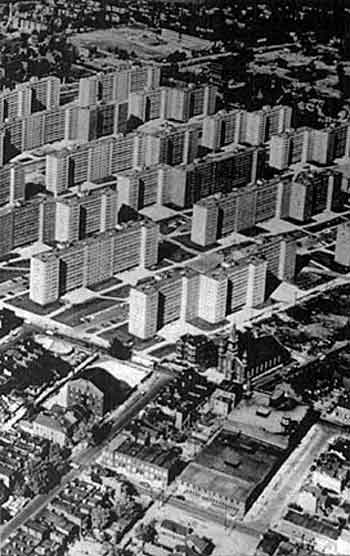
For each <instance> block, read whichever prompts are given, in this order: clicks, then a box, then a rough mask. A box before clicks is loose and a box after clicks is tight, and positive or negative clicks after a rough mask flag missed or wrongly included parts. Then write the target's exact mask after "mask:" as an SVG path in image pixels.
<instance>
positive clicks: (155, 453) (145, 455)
mask: <svg viewBox="0 0 350 556" xmlns="http://www.w3.org/2000/svg"><path fill="white" fill-rule="evenodd" d="M115 451H116V452H117V453H119V454H125V455H127V456H130V457H133V458H137V459H139V460H141V461H143V462H147V463H151V464H152V465H157V466H158V467H164V468H165V469H170V468H171V467H172V465H173V464H174V463H175V462H176V461H177V459H178V454H177V452H175V451H174V450H167V449H166V450H165V449H164V448H162V447H161V446H159V445H157V444H153V445H151V446H145V445H144V444H139V443H138V442H135V441H134V440H131V439H130V438H125V440H124V442H122V444H120V445H119V446H118V448H116V450H115Z"/></svg>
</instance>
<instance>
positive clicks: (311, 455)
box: [244, 423, 340, 530]
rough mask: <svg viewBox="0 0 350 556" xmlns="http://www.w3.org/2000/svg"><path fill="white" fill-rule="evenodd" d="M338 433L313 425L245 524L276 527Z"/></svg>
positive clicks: (262, 527)
mask: <svg viewBox="0 0 350 556" xmlns="http://www.w3.org/2000/svg"><path fill="white" fill-rule="evenodd" d="M339 433H340V431H339V429H337V428H336V427H333V426H332V425H328V424H323V423H322V424H321V423H317V424H315V425H313V426H312V427H311V429H310V430H309V431H308V433H307V434H306V436H304V438H303V439H302V440H301V442H300V444H299V445H298V446H297V447H296V448H295V449H294V451H293V452H292V453H291V454H290V456H289V457H288V458H287V460H286V461H285V462H284V463H283V465H282V466H281V467H280V469H279V470H278V472H277V473H276V474H275V475H274V476H273V478H272V479H271V481H270V483H269V484H268V485H267V487H266V488H265V490H264V491H263V493H262V494H261V495H260V497H259V498H258V499H257V500H256V502H255V503H254V504H253V506H252V507H251V508H250V510H249V511H248V512H247V513H246V515H245V517H244V523H245V524H246V525H247V526H248V527H253V528H256V529H261V530H266V529H267V528H268V527H272V526H274V525H276V524H277V523H278V521H279V520H280V518H281V517H282V515H283V513H284V512H285V509H286V506H287V505H288V504H289V503H290V502H291V500H292V499H293V496H295V495H296V493H297V492H298V491H299V490H300V488H301V486H302V484H303V482H304V481H305V479H306V476H307V475H308V473H309V470H310V467H311V465H312V463H313V461H314V460H315V458H316V457H317V456H318V455H319V453H320V452H321V451H322V450H323V449H325V448H326V447H327V445H328V443H329V442H330V440H331V439H332V438H333V437H335V436H337V435H339Z"/></svg>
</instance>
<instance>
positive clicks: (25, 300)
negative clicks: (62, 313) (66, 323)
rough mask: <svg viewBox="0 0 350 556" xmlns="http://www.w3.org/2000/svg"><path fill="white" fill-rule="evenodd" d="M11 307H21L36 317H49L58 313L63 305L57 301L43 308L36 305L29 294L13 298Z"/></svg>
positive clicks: (10, 303) (10, 302)
mask: <svg viewBox="0 0 350 556" xmlns="http://www.w3.org/2000/svg"><path fill="white" fill-rule="evenodd" d="M8 303H9V305H13V306H14V307H19V308H20V309H24V310H25V311H30V312H31V313H34V314H36V315H42V316H45V315H49V314H50V313H52V312H53V311H57V309H60V308H61V307H62V303H60V302H59V301H56V302H55V303H50V304H49V305H45V307H42V306H41V305H38V304H37V303H34V302H33V301H31V299H29V294H25V295H19V296H17V297H13V298H12V299H11V301H8Z"/></svg>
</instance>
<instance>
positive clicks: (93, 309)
mask: <svg viewBox="0 0 350 556" xmlns="http://www.w3.org/2000/svg"><path fill="white" fill-rule="evenodd" d="M114 303H115V302H114V301H113V300H112V299H100V298H95V299H89V301H86V302H85V303H80V304H78V305H74V306H73V307H70V308H69V309H67V310H66V311H63V313H61V314H60V315H57V316H56V317H55V320H57V322H61V323H62V324H66V325H68V326H73V327H74V326H79V325H81V324H82V320H81V319H83V318H84V317H88V316H89V315H93V314H94V313H98V312H100V311H104V310H105V309H109V308H110V307H112V306H113V305H114Z"/></svg>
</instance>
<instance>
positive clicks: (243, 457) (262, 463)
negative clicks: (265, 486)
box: [196, 430, 283, 486]
mask: <svg viewBox="0 0 350 556" xmlns="http://www.w3.org/2000/svg"><path fill="white" fill-rule="evenodd" d="M282 454H283V451H282V450H281V449H280V448H278V447H276V446H271V445H268V444H264V443H263V442H261V441H259V440H256V439H254V438H252V437H250V436H247V435H245V434H243V433H242V432H240V431H237V432H232V431H228V430H223V431H222V432H220V433H219V434H218V435H217V436H216V437H215V438H214V440H213V441H212V442H211V443H210V444H209V445H208V446H206V447H205V448H204V449H203V451H202V452H201V453H200V454H199V456H198V457H197V459H196V463H198V464H199V465H203V466H204V467H207V468H209V469H212V470H215V471H220V472H222V473H224V474H225V475H227V476H228V477H230V478H231V480H232V479H233V478H234V479H235V480H236V479H239V480H242V481H245V482H247V483H249V484H250V485H251V486H256V485H258V484H259V483H260V482H261V481H262V480H263V479H264V478H265V477H266V476H267V475H268V474H269V473H270V472H271V470H272V469H273V467H274V466H275V465H276V464H277V463H278V461H279V460H280V458H281V455H282Z"/></svg>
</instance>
